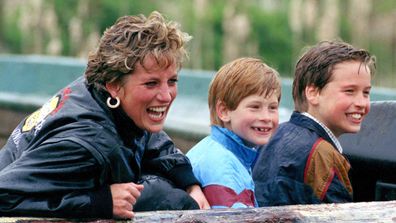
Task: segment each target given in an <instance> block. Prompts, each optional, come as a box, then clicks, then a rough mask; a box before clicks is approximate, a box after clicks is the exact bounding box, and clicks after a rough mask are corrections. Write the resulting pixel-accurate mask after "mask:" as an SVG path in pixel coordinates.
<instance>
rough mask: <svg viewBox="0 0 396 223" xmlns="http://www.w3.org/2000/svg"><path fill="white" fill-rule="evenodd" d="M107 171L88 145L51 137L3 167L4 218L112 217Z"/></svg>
mask: <svg viewBox="0 0 396 223" xmlns="http://www.w3.org/2000/svg"><path fill="white" fill-rule="evenodd" d="M4 154H6V153H4ZM2 155H3V153H2ZM101 171H102V168H100V166H99V165H98V162H97V160H96V159H95V158H94V157H93V155H92V154H91V153H90V152H89V151H88V150H87V149H85V148H83V146H82V145H80V144H78V143H75V142H72V141H68V140H64V139H63V140H62V139H60V138H56V137H53V138H50V139H49V140H47V141H45V142H43V143H41V144H40V145H39V146H36V147H34V149H30V150H25V151H24V152H23V153H22V154H21V156H19V157H18V158H17V159H15V160H13V162H12V163H10V164H9V165H8V166H5V167H4V168H3V169H1V170H0V216H41V217H75V218H85V217H95V218H111V217H112V198H111V192H110V187H109V186H108V185H107V186H102V187H97V186H95V185H98V175H99V174H101ZM100 185H102V184H100Z"/></svg>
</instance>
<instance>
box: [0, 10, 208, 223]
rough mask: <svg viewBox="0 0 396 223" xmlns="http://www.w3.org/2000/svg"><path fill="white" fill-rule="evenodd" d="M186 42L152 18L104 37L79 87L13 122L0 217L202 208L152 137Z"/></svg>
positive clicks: (162, 141) (189, 180)
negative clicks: (15, 122)
mask: <svg viewBox="0 0 396 223" xmlns="http://www.w3.org/2000/svg"><path fill="white" fill-rule="evenodd" d="M189 38H190V37H189V36H188V35H187V34H186V33H183V32H181V31H180V30H179V28H178V25H177V24H176V23H174V22H166V21H165V20H164V18H163V17H162V16H161V14H159V13H158V12H153V13H152V14H151V15H150V16H149V17H148V18H145V17H144V16H143V15H140V16H125V17H122V18H120V19H118V20H117V22H116V23H115V24H114V25H113V26H112V27H110V28H108V29H107V30H106V31H105V33H104V34H103V36H102V38H101V40H100V43H99V46H98V48H97V49H96V51H95V52H93V53H92V54H91V55H90V56H89V58H88V66H87V69H86V71H85V77H81V78H79V79H77V80H76V81H74V82H73V83H71V84H70V85H68V86H67V87H66V88H64V89H63V90H61V91H60V92H59V93H58V94H57V95H55V96H54V97H53V98H52V99H51V100H50V101H49V102H48V103H46V104H45V105H44V106H43V107H42V108H41V109H39V110H38V111H36V112H34V113H33V114H31V115H30V116H29V117H27V118H26V119H25V120H24V121H22V122H21V123H20V124H19V125H18V127H17V128H16V129H15V130H14V131H13V133H12V134H11V136H10V138H9V140H8V142H7V144H6V145H5V146H4V148H3V149H2V150H0V216H18V215H19V216H21V215H24V216H26V215H29V216H50V217H77V218H82V217H90V218H111V217H114V218H132V217H133V216H134V212H133V211H139V210H146V211H147V210H162V209H195V208H208V207H209V205H208V203H207V201H206V199H205V197H204V195H203V193H202V191H201V189H200V187H199V185H198V181H197V180H196V179H195V177H194V175H193V173H192V170H191V165H190V163H189V161H188V159H187V158H186V157H185V156H184V155H183V154H182V153H181V152H180V151H179V150H178V149H176V148H175V147H174V144H173V143H172V141H171V140H170V138H169V137H168V136H167V135H166V134H165V133H164V132H163V131H162V128H163V125H164V121H165V118H166V115H167V112H168V111H169V107H170V105H171V104H172V102H173V100H174V99H175V97H176V94H177V78H178V75H177V72H178V70H179V69H180V67H181V63H182V60H183V58H184V57H185V56H186V51H185V48H184V45H185V43H186V42H188V40H189ZM185 191H187V192H188V194H189V195H190V196H189V195H188V194H187V193H186V192H185Z"/></svg>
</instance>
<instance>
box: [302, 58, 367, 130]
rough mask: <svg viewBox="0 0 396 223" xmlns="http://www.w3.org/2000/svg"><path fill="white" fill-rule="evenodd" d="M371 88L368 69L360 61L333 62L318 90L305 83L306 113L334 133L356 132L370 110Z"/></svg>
mask: <svg viewBox="0 0 396 223" xmlns="http://www.w3.org/2000/svg"><path fill="white" fill-rule="evenodd" d="M310 88H311V90H310ZM370 88H371V75H370V71H369V69H368V68H367V67H365V66H364V65H363V64H362V63H361V62H358V61H347V62H342V63H339V64H336V65H335V67H334V70H333V75H332V78H331V80H330V82H328V83H327V84H326V86H325V87H324V88H323V89H322V90H321V91H320V92H319V91H318V90H317V89H316V88H315V89H314V88H313V87H307V90H306V95H307V99H308V97H309V99H308V103H309V107H308V113H310V114H311V115H313V116H314V117H315V118H317V119H318V120H319V121H321V122H322V123H323V124H325V125H326V126H327V127H328V128H329V129H330V130H331V131H332V132H333V134H334V135H335V136H336V137H339V136H340V135H341V134H343V133H356V132H358V131H359V130H360V126H361V124H362V121H363V118H364V117H365V116H366V115H367V113H368V112H369V110H370ZM309 95H310V96H309Z"/></svg>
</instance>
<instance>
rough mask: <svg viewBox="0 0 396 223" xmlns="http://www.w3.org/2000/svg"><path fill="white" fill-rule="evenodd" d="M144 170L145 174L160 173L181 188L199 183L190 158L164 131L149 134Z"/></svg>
mask: <svg viewBox="0 0 396 223" xmlns="http://www.w3.org/2000/svg"><path fill="white" fill-rule="evenodd" d="M142 170H143V173H144V174H145V173H146V174H154V175H156V174H159V175H161V176H163V177H165V178H167V179H169V180H171V181H172V182H173V183H174V184H175V186H176V187H178V188H181V189H185V188H186V187H188V186H191V185H194V184H199V182H198V180H197V179H196V178H195V176H194V174H193V171H192V167H191V163H190V161H189V160H188V158H187V157H186V156H185V155H184V154H183V153H182V152H181V151H180V150H179V149H178V148H176V147H175V145H174V143H173V142H172V140H171V139H170V138H169V136H168V135H167V134H166V133H165V132H163V131H161V132H159V133H154V134H151V135H150V136H149V139H148V142H147V144H146V148H145V152H144V155H143V160H142Z"/></svg>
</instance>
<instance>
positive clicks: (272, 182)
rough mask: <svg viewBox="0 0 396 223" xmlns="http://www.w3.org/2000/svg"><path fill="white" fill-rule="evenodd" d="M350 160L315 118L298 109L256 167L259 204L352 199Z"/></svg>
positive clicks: (279, 129) (276, 135)
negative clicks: (299, 111) (337, 147)
mask: <svg viewBox="0 0 396 223" xmlns="http://www.w3.org/2000/svg"><path fill="white" fill-rule="evenodd" d="M349 169H350V165H349V162H348V161H347V160H346V159H345V158H344V156H343V155H342V154H341V153H339V151H338V150H337V149H336V147H335V145H334V144H333V142H332V140H331V139H330V138H329V136H328V134H327V133H326V131H325V130H324V129H323V128H322V127H321V126H320V125H319V124H318V123H316V122H315V121H314V120H312V119H310V118H308V117H306V116H304V115H302V114H300V113H298V112H294V113H293V114H292V116H291V118H290V121H288V122H286V123H282V124H281V125H280V126H279V128H278V130H277V132H276V133H275V135H274V136H273V138H272V139H271V140H270V142H269V143H268V144H267V145H265V146H264V147H262V148H261V149H260V151H259V156H258V158H257V160H256V162H255V165H254V167H253V180H254V182H255V188H256V191H255V194H256V198H257V201H258V204H259V206H276V205H291V204H318V203H340V202H350V201H352V187H351V184H350V181H349V177H348V172H349Z"/></svg>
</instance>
